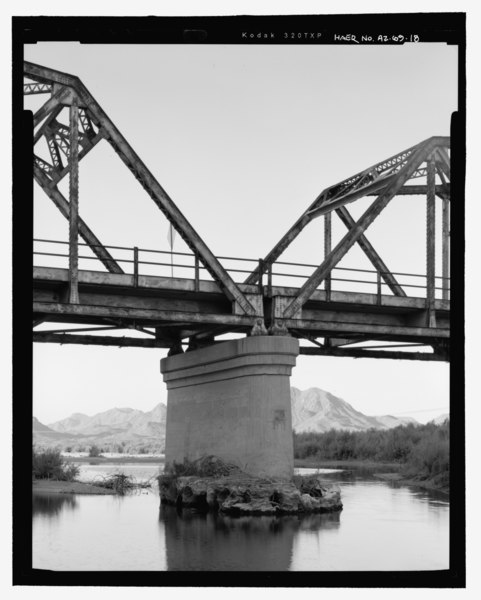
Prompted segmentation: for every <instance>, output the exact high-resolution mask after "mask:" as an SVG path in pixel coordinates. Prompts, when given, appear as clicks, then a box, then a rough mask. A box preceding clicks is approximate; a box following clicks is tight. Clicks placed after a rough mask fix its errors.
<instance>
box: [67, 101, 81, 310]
mask: <svg viewBox="0 0 481 600" xmlns="http://www.w3.org/2000/svg"><path fill="white" fill-rule="evenodd" d="M69 142H70V153H69V167H70V178H69V196H70V198H69V207H70V211H69V260H68V273H69V302H70V303H72V304H78V302H79V295H78V212H79V211H78V106H77V101H76V98H74V99H73V100H72V104H71V105H70V140H69Z"/></svg>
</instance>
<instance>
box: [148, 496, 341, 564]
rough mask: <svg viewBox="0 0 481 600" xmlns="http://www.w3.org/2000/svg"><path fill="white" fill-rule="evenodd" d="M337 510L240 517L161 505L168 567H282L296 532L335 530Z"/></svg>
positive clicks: (338, 522)
mask: <svg viewBox="0 0 481 600" xmlns="http://www.w3.org/2000/svg"><path fill="white" fill-rule="evenodd" d="M340 519H341V513H340V512H337V513H330V514H322V515H305V516H300V515H288V516H282V517H276V516H255V517H251V516H239V517H231V516H225V515H221V514H218V513H200V512H197V511H194V510H192V509H189V510H186V509H184V510H179V509H177V508H175V507H172V506H161V507H160V510H159V523H161V524H162V525H163V528H164V531H165V546H166V553H167V568H168V570H169V571H182V570H202V571H217V570H224V571H229V570H231V571H236V570H242V571H286V570H289V567H290V564H291V560H292V555H293V548H294V543H295V538H296V535H297V534H298V533H300V532H317V531H319V530H321V529H337V528H338V527H339V526H340Z"/></svg>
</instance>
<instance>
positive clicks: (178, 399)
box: [161, 336, 299, 479]
mask: <svg viewBox="0 0 481 600" xmlns="http://www.w3.org/2000/svg"><path fill="white" fill-rule="evenodd" d="M298 353H299V342H298V341H297V340H296V339H294V338H292V337H287V336H286V337H282V336H252V337H248V338H243V339H239V340H230V341H226V342H222V343H219V344H215V345H213V346H210V347H208V348H203V349H200V350H194V351H192V352H187V353H185V354H177V355H174V356H170V357H168V358H164V359H162V360H161V372H162V374H163V377H164V381H165V382H166V384H167V390H168V400H167V431H166V444H165V461H166V464H172V463H173V462H174V461H175V462H176V463H181V462H183V461H184V459H189V460H195V459H197V458H200V457H201V456H207V455H214V456H217V457H219V458H221V459H222V460H224V461H225V462H229V463H233V464H236V465H237V466H238V467H240V468H241V469H242V470H243V471H245V472H246V473H249V474H251V475H255V476H258V477H264V476H266V477H277V478H284V479H289V478H290V477H292V475H293V464H294V459H293V446H292V419H291V399H290V386H289V376H290V374H291V371H292V368H293V367H294V365H295V361H296V356H297V355H298Z"/></svg>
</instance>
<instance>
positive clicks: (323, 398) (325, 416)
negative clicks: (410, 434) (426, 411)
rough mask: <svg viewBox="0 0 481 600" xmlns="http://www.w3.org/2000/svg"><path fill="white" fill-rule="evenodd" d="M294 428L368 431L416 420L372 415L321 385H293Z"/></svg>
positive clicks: (299, 430)
mask: <svg viewBox="0 0 481 600" xmlns="http://www.w3.org/2000/svg"><path fill="white" fill-rule="evenodd" d="M291 406H292V428H293V429H294V431H296V432H297V433H302V432H307V431H313V432H317V433H323V432H325V431H329V430H330V429H343V430H345V431H365V430H367V429H371V428H374V429H391V428H392V427H397V426H398V425H406V424H407V423H414V424H416V423H417V421H416V420H415V419H413V418H411V417H407V418H406V417H404V418H398V417H393V416H391V415H384V416H380V417H369V416H366V415H364V414H363V413H361V412H359V411H357V410H356V409H355V408H353V407H352V406H351V405H350V404H349V403H348V402H346V401H345V400H342V399H341V398H337V397H336V396H334V395H333V394H330V393H329V392H326V391H324V390H321V389H319V388H309V389H308V390H304V391H301V390H298V389H297V388H294V387H292V388H291Z"/></svg>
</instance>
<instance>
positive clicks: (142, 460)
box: [62, 454, 165, 465]
mask: <svg viewBox="0 0 481 600" xmlns="http://www.w3.org/2000/svg"><path fill="white" fill-rule="evenodd" d="M62 458H63V459H64V461H65V462H68V463H78V464H87V465H102V464H125V463H135V464H137V463H138V464H159V465H160V464H164V460H165V457H164V455H163V454H158V455H155V456H152V455H151V456H138V455H135V454H134V455H132V456H129V455H128V454H125V455H124V454H120V455H118V456H69V455H68V454H62Z"/></svg>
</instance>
